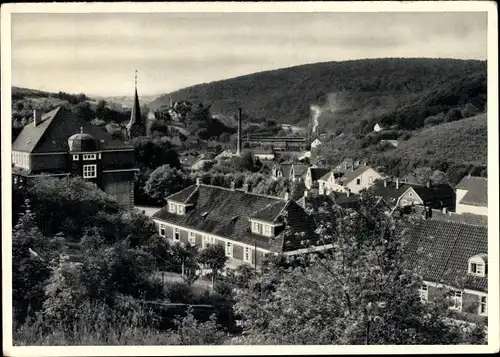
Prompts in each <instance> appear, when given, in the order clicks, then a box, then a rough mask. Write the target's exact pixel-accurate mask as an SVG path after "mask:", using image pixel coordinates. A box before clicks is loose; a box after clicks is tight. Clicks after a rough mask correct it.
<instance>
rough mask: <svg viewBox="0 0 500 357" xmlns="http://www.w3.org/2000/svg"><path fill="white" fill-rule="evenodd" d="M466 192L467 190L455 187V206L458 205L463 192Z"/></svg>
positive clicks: (463, 194)
mask: <svg viewBox="0 0 500 357" xmlns="http://www.w3.org/2000/svg"><path fill="white" fill-rule="evenodd" d="M466 193H467V190H461V189H457V190H456V191H455V199H456V206H457V207H458V203H459V202H460V200H461V199H462V198H464V196H465V194H466Z"/></svg>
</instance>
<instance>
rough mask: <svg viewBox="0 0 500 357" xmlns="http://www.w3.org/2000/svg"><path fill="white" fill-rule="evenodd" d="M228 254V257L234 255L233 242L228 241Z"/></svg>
mask: <svg viewBox="0 0 500 357" xmlns="http://www.w3.org/2000/svg"><path fill="white" fill-rule="evenodd" d="M226 255H227V256H228V257H232V256H233V244H232V243H231V242H226Z"/></svg>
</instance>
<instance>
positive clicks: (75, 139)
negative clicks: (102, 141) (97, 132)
mask: <svg viewBox="0 0 500 357" xmlns="http://www.w3.org/2000/svg"><path fill="white" fill-rule="evenodd" d="M68 146H69V151H72V152H75V151H83V152H86V151H97V150H99V142H98V141H97V140H96V139H95V138H94V137H93V136H92V135H90V134H86V133H83V128H81V133H78V134H74V135H71V136H70V137H69V139H68Z"/></svg>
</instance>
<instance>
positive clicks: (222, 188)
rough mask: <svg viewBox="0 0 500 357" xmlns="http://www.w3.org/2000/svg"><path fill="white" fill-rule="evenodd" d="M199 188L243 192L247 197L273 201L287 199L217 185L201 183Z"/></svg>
mask: <svg viewBox="0 0 500 357" xmlns="http://www.w3.org/2000/svg"><path fill="white" fill-rule="evenodd" d="M199 186H205V187H213V188H218V189H221V190H226V191H233V192H236V191H237V192H241V193H243V194H246V195H253V196H260V197H266V198H272V199H275V200H277V201H286V200H285V198H282V197H279V196H271V195H265V194H262V193H254V192H245V191H242V190H241V189H239V188H235V189H234V190H233V189H232V188H229V187H224V186H217V185H208V184H205V183H201V184H199Z"/></svg>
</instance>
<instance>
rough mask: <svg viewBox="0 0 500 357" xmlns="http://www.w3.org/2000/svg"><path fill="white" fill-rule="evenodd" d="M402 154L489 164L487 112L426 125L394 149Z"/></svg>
mask: <svg viewBox="0 0 500 357" xmlns="http://www.w3.org/2000/svg"><path fill="white" fill-rule="evenodd" d="M394 153H395V154H396V155H398V156H408V157H425V156H430V155H432V156H435V157H439V158H442V159H444V160H446V161H448V162H454V163H466V164H472V165H482V166H486V165H487V153H488V126H487V119H486V114H480V115H476V116H474V117H472V118H467V119H463V120H459V121H456V122H452V123H445V124H441V125H437V126H434V127H430V128H425V129H423V130H421V131H420V132H418V133H416V134H414V135H413V136H412V137H411V138H410V139H408V140H407V141H403V142H401V143H400V145H399V146H398V148H397V149H396V150H395V151H394Z"/></svg>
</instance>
